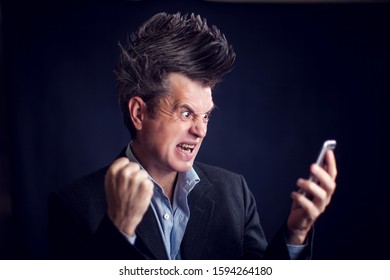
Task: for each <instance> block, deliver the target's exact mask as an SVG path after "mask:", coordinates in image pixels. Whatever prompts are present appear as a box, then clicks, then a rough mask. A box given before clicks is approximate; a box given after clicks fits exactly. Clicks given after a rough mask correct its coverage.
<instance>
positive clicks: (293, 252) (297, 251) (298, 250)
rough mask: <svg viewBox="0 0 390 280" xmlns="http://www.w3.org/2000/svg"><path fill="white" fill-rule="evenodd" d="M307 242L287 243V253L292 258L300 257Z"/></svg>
mask: <svg viewBox="0 0 390 280" xmlns="http://www.w3.org/2000/svg"><path fill="white" fill-rule="evenodd" d="M306 246H307V244H303V245H289V244H287V249H288V253H289V254H290V258H291V259H292V260H298V259H301V256H302V253H303V251H304V250H305V248H306Z"/></svg>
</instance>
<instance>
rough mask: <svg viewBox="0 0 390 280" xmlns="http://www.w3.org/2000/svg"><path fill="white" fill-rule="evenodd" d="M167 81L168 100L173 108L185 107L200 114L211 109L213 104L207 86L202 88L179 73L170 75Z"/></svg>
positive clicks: (209, 89)
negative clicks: (189, 107)
mask: <svg viewBox="0 0 390 280" xmlns="http://www.w3.org/2000/svg"><path fill="white" fill-rule="evenodd" d="M167 80H168V86H169V93H170V94H169V99H171V102H173V103H174V104H173V105H174V106H175V107H176V106H180V105H187V106H191V107H192V108H193V109H194V110H196V111H200V112H207V111H208V110H210V109H211V108H212V107H213V105H214V103H213V99H212V94H211V88H210V87H209V86H203V85H202V84H201V83H199V82H197V81H194V80H191V79H189V78H188V77H186V76H184V75H182V74H179V73H170V74H169V75H168V79H167Z"/></svg>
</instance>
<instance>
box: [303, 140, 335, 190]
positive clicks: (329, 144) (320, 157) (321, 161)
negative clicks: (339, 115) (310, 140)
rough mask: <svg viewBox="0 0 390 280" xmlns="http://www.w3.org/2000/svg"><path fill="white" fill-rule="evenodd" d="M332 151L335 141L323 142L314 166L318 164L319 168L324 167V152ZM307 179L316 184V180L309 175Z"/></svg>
mask: <svg viewBox="0 0 390 280" xmlns="http://www.w3.org/2000/svg"><path fill="white" fill-rule="evenodd" d="M334 149H336V140H326V141H325V142H324V144H323V145H322V148H321V151H320V153H319V154H318V157H317V161H316V164H318V165H319V166H321V167H324V161H325V154H326V152H327V151H328V150H332V151H333V150H334ZM309 179H310V180H312V181H313V182H316V183H318V180H317V179H316V178H315V177H313V176H312V175H310V177H309Z"/></svg>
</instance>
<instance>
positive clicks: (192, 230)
mask: <svg viewBox="0 0 390 280" xmlns="http://www.w3.org/2000/svg"><path fill="white" fill-rule="evenodd" d="M196 172H197V173H198V176H199V177H200V182H199V184H198V185H197V186H196V187H195V188H194V189H193V190H192V191H191V193H190V194H189V196H188V204H189V208H190V219H189V221H188V224H187V228H186V231H185V234H184V237H183V241H182V243H181V257H182V259H204V258H207V256H205V254H206V253H205V252H204V251H205V249H206V245H207V244H206V242H205V240H207V237H208V234H209V231H210V227H211V221H212V220H213V213H214V204H215V201H214V199H213V198H212V195H211V193H212V192H211V191H210V190H211V187H212V184H211V183H210V181H209V180H208V179H207V178H206V177H205V176H204V174H203V173H202V172H201V170H198V169H196Z"/></svg>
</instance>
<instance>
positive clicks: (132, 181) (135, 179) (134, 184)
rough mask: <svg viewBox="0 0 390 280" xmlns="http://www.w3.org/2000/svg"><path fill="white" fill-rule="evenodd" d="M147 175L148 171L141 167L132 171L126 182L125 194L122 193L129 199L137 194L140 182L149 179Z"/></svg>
mask: <svg viewBox="0 0 390 280" xmlns="http://www.w3.org/2000/svg"><path fill="white" fill-rule="evenodd" d="M148 176H149V175H148V173H147V172H146V171H145V170H143V169H140V170H138V171H136V172H134V173H133V174H132V175H131V176H130V177H129V179H128V181H127V182H126V184H127V187H126V194H124V195H126V196H127V197H128V198H129V199H131V197H133V196H138V193H139V192H140V191H141V184H142V182H143V181H145V180H149V179H148Z"/></svg>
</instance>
